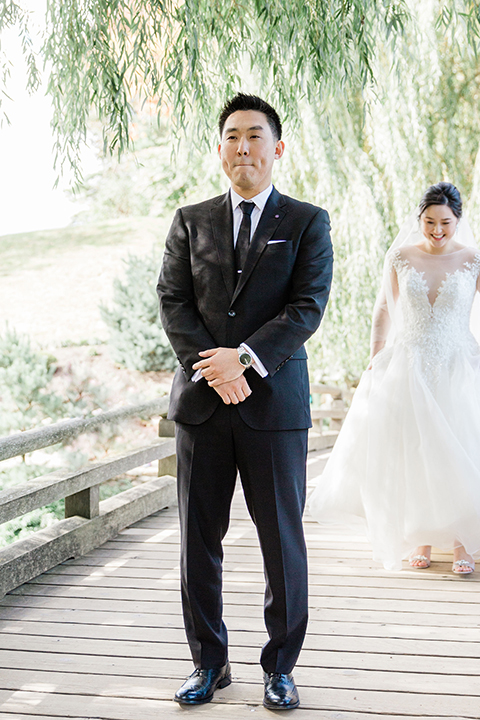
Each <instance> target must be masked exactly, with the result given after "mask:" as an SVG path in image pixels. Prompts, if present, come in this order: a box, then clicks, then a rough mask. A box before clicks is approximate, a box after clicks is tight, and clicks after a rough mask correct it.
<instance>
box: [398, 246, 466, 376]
mask: <svg viewBox="0 0 480 720" xmlns="http://www.w3.org/2000/svg"><path fill="white" fill-rule="evenodd" d="M391 265H392V266H393V267H394V268H395V270H396V272H397V278H398V286H399V302H400V306H401V312H402V317H403V323H402V324H403V330H402V332H401V335H400V337H399V338H398V341H399V342H402V343H403V344H404V346H405V348H406V349H407V354H408V357H409V361H410V362H411V363H412V364H416V365H417V366H418V369H419V370H420V372H421V374H422V376H423V377H424V378H425V380H426V382H427V384H428V385H430V386H434V385H436V384H437V382H438V381H439V379H440V375H441V373H442V371H444V370H445V368H447V369H448V368H449V367H451V365H452V363H453V361H454V358H455V356H456V354H457V353H459V352H460V353H463V352H465V351H470V352H471V351H474V350H475V348H476V343H475V340H474V338H473V336H472V334H471V332H470V328H469V324H470V312H471V308H472V303H473V299H474V296H475V291H476V283H477V278H478V275H479V273H480V254H476V255H475V257H474V260H473V261H472V262H465V263H463V264H462V266H461V267H460V268H458V269H457V270H455V271H454V272H451V273H445V277H444V279H443V280H442V282H441V283H440V285H439V287H438V290H437V295H436V297H435V300H434V302H433V304H432V303H431V302H430V300H429V287H428V285H427V282H426V280H425V276H424V275H425V274H424V272H421V271H419V270H416V269H415V268H414V267H413V266H412V265H410V263H409V262H408V261H407V260H404V259H402V257H401V255H400V253H399V252H398V251H397V252H395V253H392V258H391Z"/></svg>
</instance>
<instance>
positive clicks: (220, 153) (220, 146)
mask: <svg viewBox="0 0 480 720" xmlns="http://www.w3.org/2000/svg"><path fill="white" fill-rule="evenodd" d="M218 155H219V157H221V156H222V143H218Z"/></svg>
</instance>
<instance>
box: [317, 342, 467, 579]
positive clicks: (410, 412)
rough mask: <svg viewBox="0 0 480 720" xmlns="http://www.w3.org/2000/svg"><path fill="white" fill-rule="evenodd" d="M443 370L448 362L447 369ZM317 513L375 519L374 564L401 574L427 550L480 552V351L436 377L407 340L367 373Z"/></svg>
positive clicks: (322, 517)
mask: <svg viewBox="0 0 480 720" xmlns="http://www.w3.org/2000/svg"><path fill="white" fill-rule="evenodd" d="M439 364H440V363H439ZM309 510H310V513H311V514H312V516H313V517H314V518H315V519H316V520H318V521H319V522H322V523H324V522H342V523H345V522H348V520H349V516H352V515H354V516H360V517H362V518H364V519H365V521H366V528H367V534H368V538H369V540H370V542H371V545H372V547H373V558H374V560H376V561H378V562H380V563H382V564H383V565H384V567H385V568H387V569H389V570H399V569H400V568H401V562H402V558H405V557H406V556H408V554H409V553H410V552H411V551H412V550H414V549H415V548H416V547H418V546H419V545H433V546H435V547H437V548H440V549H442V550H446V551H451V550H452V548H453V547H454V546H456V545H464V546H465V548H466V550H467V552H468V553H469V554H471V555H478V554H479V552H480V355H478V354H476V353H475V352H474V353H470V352H458V353H457V354H455V355H454V356H453V357H452V358H451V362H449V364H448V367H446V366H445V369H444V370H443V369H442V367H440V368H438V367H437V368H436V369H435V379H433V377H431V376H430V375H429V373H428V371H426V370H425V368H424V367H422V363H421V358H416V359H413V360H412V357H411V356H409V353H408V351H407V348H406V347H405V346H404V345H402V344H400V343H399V344H397V345H396V346H395V347H394V348H387V349H384V350H383V351H382V352H380V353H379V354H378V355H377V356H376V357H375V358H374V362H373V367H372V369H371V370H367V371H366V372H364V374H363V376H362V378H361V381H360V383H359V386H358V388H357V390H356V392H355V396H354V399H353V402H352V406H351V408H350V410H349V412H348V415H347V417H346V419H345V423H344V425H343V427H342V430H341V432H340V435H339V437H338V439H337V442H336V444H335V447H334V449H333V451H332V454H331V457H330V458H329V460H328V462H327V465H326V468H325V470H324V472H323V475H322V476H321V478H320V479H319V481H318V485H317V487H316V488H315V490H314V491H313V493H312V495H311V496H310V500H309Z"/></svg>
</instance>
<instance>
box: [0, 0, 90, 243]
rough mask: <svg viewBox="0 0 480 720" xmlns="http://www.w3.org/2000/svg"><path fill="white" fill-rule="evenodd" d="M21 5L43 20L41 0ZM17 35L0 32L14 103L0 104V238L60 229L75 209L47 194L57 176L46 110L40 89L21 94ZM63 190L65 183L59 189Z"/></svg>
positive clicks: (60, 193)
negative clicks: (2, 118) (0, 110)
mask: <svg viewBox="0 0 480 720" xmlns="http://www.w3.org/2000/svg"><path fill="white" fill-rule="evenodd" d="M21 4H22V5H23V6H26V7H28V6H29V7H30V8H32V9H33V10H35V12H34V13H33V18H34V19H35V20H37V21H38V22H41V21H42V17H43V12H44V0H22V2H21ZM17 35H18V33H17V31H11V30H10V31H8V32H4V33H2V50H3V52H4V53H6V55H7V57H8V58H9V59H10V60H11V62H12V63H13V68H12V70H11V79H10V82H9V84H8V91H9V94H10V96H11V97H12V100H13V102H9V101H8V100H5V101H4V107H5V109H6V111H7V115H8V116H9V119H10V121H11V125H10V126H8V125H7V124H6V123H5V122H4V123H3V127H2V128H0V235H5V234H8V233H17V232H25V231H28V230H41V229H45V228H54V227H63V226H65V225H68V223H69V222H70V220H71V218H72V216H73V215H74V214H75V213H76V212H78V210H79V206H78V205H75V204H73V203H72V202H71V201H70V200H69V198H68V197H67V196H66V193H65V192H64V190H62V189H60V190H53V189H52V188H53V184H54V182H55V178H56V176H57V174H56V172H55V171H54V169H53V155H52V146H53V136H52V132H51V130H50V119H51V105H50V101H49V99H48V98H47V97H45V94H44V91H43V90H42V89H40V90H39V91H37V92H36V93H35V94H34V95H33V96H30V95H29V94H28V93H27V91H26V90H25V83H26V74H25V66H24V63H23V60H22V53H21V49H20V42H19V39H18V36H17ZM40 63H41V61H40ZM90 162H92V163H93V159H91V160H90ZM87 164H88V158H87ZM90 169H91V168H90ZM86 170H87V171H88V170H89V168H86ZM66 185H67V183H66V182H64V183H63V186H64V188H65V187H66Z"/></svg>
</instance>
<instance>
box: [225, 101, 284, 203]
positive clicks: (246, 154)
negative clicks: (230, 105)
mask: <svg viewBox="0 0 480 720" xmlns="http://www.w3.org/2000/svg"><path fill="white" fill-rule="evenodd" d="M284 147H285V146H284V144H283V142H282V141H281V140H278V141H277V140H275V138H274V136H273V133H272V131H271V129H270V125H269V124H268V120H267V116H266V115H264V114H263V113H262V112H258V111H256V110H238V111H237V112H234V113H232V115H230V117H228V118H227V121H226V123H225V126H224V128H223V134H222V139H221V142H220V144H219V146H218V154H219V155H220V160H221V161H222V168H223V170H224V172H225V174H226V176H227V177H228V178H229V180H230V182H231V183H232V188H233V189H234V190H235V191H236V192H238V194H239V195H241V196H242V197H244V198H246V199H248V198H251V197H255V195H258V193H260V192H262V190H265V189H266V188H267V187H268V186H269V185H270V183H271V181H272V167H273V163H274V161H275V160H278V159H279V158H281V157H282V155H283V150H284Z"/></svg>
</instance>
